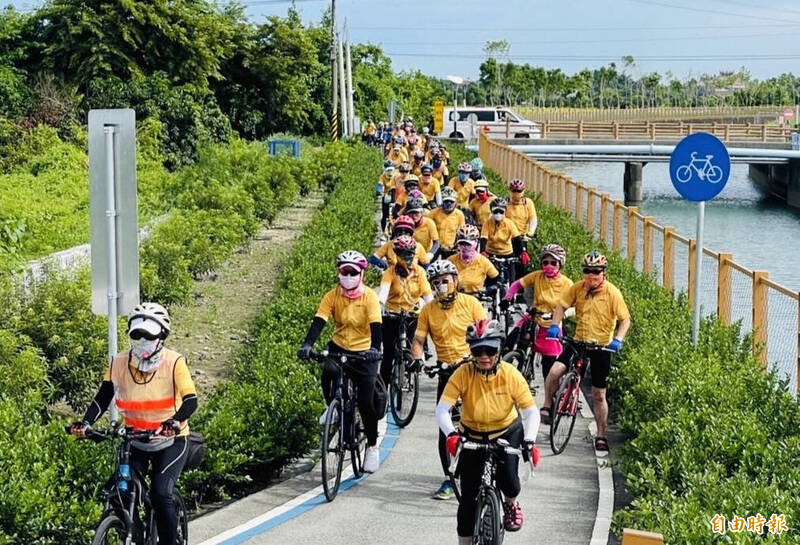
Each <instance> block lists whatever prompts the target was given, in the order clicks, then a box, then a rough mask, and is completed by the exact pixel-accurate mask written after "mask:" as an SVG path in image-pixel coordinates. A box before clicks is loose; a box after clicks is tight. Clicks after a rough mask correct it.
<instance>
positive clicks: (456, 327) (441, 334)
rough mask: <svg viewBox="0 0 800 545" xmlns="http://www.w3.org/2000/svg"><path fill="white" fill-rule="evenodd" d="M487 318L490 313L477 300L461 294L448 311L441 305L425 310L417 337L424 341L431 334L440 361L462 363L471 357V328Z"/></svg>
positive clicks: (418, 324)
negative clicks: (468, 340)
mask: <svg viewBox="0 0 800 545" xmlns="http://www.w3.org/2000/svg"><path fill="white" fill-rule="evenodd" d="M486 317H487V316H486V310H485V309H484V308H483V306H482V305H481V304H480V302H478V300H477V299H475V298H474V297H472V296H471V295H464V294H463V293H457V294H456V298H455V300H454V301H453V305H452V306H451V307H450V308H448V309H443V308H442V307H441V306H440V305H439V304H438V303H431V304H429V305H425V306H424V307H422V312H420V314H419V321H418V322H417V331H416V333H415V334H414V337H415V338H417V339H423V342H424V339H425V337H427V336H428V334H429V333H430V336H431V339H433V344H434V346H435V347H436V357H437V358H438V359H439V361H443V362H446V363H458V362H460V361H461V360H462V359H463V358H464V356H466V355H468V354H469V345H468V344H467V327H469V325H470V324H474V323H475V322H477V321H478V320H482V319H484V318H486Z"/></svg>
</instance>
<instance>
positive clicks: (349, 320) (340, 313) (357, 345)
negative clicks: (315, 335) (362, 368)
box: [316, 286, 382, 352]
mask: <svg viewBox="0 0 800 545" xmlns="http://www.w3.org/2000/svg"><path fill="white" fill-rule="evenodd" d="M316 316H317V317H319V318H322V319H323V320H325V321H326V322H327V321H328V319H329V318H330V317H331V316H333V321H334V326H333V342H334V343H336V345H337V346H339V347H341V348H343V349H345V350H350V351H351V352H362V351H364V350H369V348H370V346H371V345H372V335H371V333H370V329H369V326H370V324H374V323H378V324H379V323H381V321H382V320H381V305H380V303H379V302H378V295H377V294H376V293H375V291H374V290H371V289H369V288H367V289H365V290H364V293H363V295H361V297H359V298H357V299H350V298H349V297H345V296H344V295H343V294H342V288H341V286H336V287H335V288H333V289H332V290H330V291H329V292H328V293H326V294H325V296H324V297H323V298H322V301H321V302H320V304H319V308H318V309H317V314H316Z"/></svg>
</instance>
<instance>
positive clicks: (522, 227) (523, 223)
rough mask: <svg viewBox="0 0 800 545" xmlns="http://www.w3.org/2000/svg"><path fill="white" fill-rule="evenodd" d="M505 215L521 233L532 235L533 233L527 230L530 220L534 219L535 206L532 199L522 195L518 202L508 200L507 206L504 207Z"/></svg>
mask: <svg viewBox="0 0 800 545" xmlns="http://www.w3.org/2000/svg"><path fill="white" fill-rule="evenodd" d="M506 217H507V218H508V219H510V220H511V221H513V222H514V225H516V226H517V229H519V232H520V233H521V234H523V235H528V236H533V233H530V232H528V231H529V228H530V226H531V220H535V219H536V207H535V206H534V205H533V201H532V200H530V199H529V198H527V197H524V198H523V200H522V201H521V202H519V203H514V202H513V201H509V203H508V208H506Z"/></svg>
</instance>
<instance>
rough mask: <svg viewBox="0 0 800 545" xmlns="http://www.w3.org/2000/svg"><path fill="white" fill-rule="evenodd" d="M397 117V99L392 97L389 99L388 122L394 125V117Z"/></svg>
mask: <svg viewBox="0 0 800 545" xmlns="http://www.w3.org/2000/svg"><path fill="white" fill-rule="evenodd" d="M395 117H397V101H396V100H395V99H392V100H390V101H389V122H390V123H391V124H392V125H394V119H395Z"/></svg>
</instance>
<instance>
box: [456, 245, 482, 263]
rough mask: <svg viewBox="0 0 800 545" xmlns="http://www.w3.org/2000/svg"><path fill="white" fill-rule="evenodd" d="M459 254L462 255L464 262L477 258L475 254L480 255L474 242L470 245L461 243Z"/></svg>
mask: <svg viewBox="0 0 800 545" xmlns="http://www.w3.org/2000/svg"><path fill="white" fill-rule="evenodd" d="M458 254H459V255H460V256H461V261H463V262H464V263H470V262H471V261H472V260H473V259H475V256H476V255H478V249H477V248H476V247H475V246H474V245H472V244H470V245H469V246H467V245H466V244H459V246H458Z"/></svg>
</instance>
